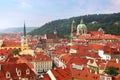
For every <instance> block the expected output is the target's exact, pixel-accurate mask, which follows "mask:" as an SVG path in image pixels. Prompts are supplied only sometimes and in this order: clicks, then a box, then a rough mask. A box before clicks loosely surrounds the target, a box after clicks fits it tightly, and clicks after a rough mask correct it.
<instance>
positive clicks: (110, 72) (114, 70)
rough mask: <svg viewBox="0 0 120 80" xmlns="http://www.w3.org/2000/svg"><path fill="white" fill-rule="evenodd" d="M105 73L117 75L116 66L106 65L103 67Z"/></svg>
mask: <svg viewBox="0 0 120 80" xmlns="http://www.w3.org/2000/svg"><path fill="white" fill-rule="evenodd" d="M105 73H106V74H108V75H113V76H116V75H118V72H117V68H116V67H114V66H110V67H107V68H106V69H105Z"/></svg>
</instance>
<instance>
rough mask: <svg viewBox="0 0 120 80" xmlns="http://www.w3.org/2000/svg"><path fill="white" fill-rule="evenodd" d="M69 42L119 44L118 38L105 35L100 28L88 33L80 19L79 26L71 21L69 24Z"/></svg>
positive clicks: (119, 39)
mask: <svg viewBox="0 0 120 80" xmlns="http://www.w3.org/2000/svg"><path fill="white" fill-rule="evenodd" d="M71 41H72V42H73V43H81V42H82V43H83V42H84V43H102V44H106V43H109V42H119V41H120V38H119V37H117V36H115V35H111V34H105V33H104V30H103V29H102V28H99V29H98V31H90V32H88V30H87V26H86V25H85V24H84V23H83V20H82V19H81V21H80V24H78V25H76V23H75V21H74V20H73V21H72V24H71Z"/></svg>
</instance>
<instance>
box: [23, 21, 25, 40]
mask: <svg viewBox="0 0 120 80" xmlns="http://www.w3.org/2000/svg"><path fill="white" fill-rule="evenodd" d="M23 37H24V38H26V26H25V22H24V30H23Z"/></svg>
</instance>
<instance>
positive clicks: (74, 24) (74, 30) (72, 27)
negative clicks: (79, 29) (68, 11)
mask: <svg viewBox="0 0 120 80" xmlns="http://www.w3.org/2000/svg"><path fill="white" fill-rule="evenodd" d="M75 35H76V23H75V20H74V19H73V21H72V24H71V38H72V37H74V36H75Z"/></svg>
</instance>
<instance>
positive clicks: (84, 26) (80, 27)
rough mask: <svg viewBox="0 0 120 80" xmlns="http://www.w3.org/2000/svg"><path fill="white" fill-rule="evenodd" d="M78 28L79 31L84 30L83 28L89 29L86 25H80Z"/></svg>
mask: <svg viewBox="0 0 120 80" xmlns="http://www.w3.org/2000/svg"><path fill="white" fill-rule="evenodd" d="M77 28H78V29H82V28H87V27H86V25H85V24H79V25H78V26H77Z"/></svg>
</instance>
